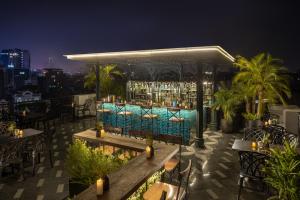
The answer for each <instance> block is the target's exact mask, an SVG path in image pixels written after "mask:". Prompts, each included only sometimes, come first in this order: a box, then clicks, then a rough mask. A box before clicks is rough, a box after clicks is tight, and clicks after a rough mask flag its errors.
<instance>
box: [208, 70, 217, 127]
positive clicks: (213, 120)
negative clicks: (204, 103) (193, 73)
mask: <svg viewBox="0 0 300 200" xmlns="http://www.w3.org/2000/svg"><path fill="white" fill-rule="evenodd" d="M216 68H217V67H216V66H213V70H212V79H211V80H212V84H213V86H212V94H213V96H212V101H211V103H212V104H213V103H214V102H215V96H214V94H215V92H216V87H217V85H216V84H217V83H216V71H217V70H216ZM210 115H211V116H210V118H211V119H210V124H209V128H210V130H211V131H217V112H216V110H213V109H211V113H210Z"/></svg>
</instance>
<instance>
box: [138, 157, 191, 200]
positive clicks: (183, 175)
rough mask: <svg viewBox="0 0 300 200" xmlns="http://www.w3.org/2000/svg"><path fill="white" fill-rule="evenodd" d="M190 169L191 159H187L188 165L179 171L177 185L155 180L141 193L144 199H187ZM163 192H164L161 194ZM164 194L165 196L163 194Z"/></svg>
mask: <svg viewBox="0 0 300 200" xmlns="http://www.w3.org/2000/svg"><path fill="white" fill-rule="evenodd" d="M191 169H192V160H189V164H188V166H187V167H186V168H185V169H184V170H183V171H181V172H180V173H179V178H178V180H179V185H178V186H176V185H173V184H168V183H164V182H155V183H154V184H153V185H152V186H151V187H150V188H149V189H148V190H147V191H146V192H145V193H144V195H143V199H145V200H158V199H168V200H171V199H172V200H179V199H187V197H188V186H189V179H190V174H191ZM164 192H165V194H163V193H164ZM163 195H165V196H163Z"/></svg>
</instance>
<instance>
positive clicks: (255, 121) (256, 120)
mask: <svg viewBox="0 0 300 200" xmlns="http://www.w3.org/2000/svg"><path fill="white" fill-rule="evenodd" d="M243 116H244V118H245V119H246V127H247V128H257V127H259V126H262V122H261V120H260V119H261V117H260V116H259V115H257V114H253V113H244V114H243Z"/></svg>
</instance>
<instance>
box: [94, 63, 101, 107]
mask: <svg viewBox="0 0 300 200" xmlns="http://www.w3.org/2000/svg"><path fill="white" fill-rule="evenodd" d="M100 67H101V66H100V65H99V64H95V68H96V101H100V98H101V95H100Z"/></svg>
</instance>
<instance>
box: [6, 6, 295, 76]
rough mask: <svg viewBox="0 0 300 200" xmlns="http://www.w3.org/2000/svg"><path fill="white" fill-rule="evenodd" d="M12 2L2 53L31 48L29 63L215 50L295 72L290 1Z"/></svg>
mask: <svg viewBox="0 0 300 200" xmlns="http://www.w3.org/2000/svg"><path fill="white" fill-rule="evenodd" d="M126 2H127V3H125V1H124V0H123V1H100V0H98V1H91V0H84V1H80V2H77V1H75V0H73V1H63V0H61V1H54V0H52V1H50V0H49V1H41V0H39V1H30V0H27V1H16V0H9V1H8V0H7V1H5V2H3V1H1V3H0V36H1V37H0V49H4V48H15V47H16V48H24V49H29V50H30V51H31V56H32V66H33V67H34V68H36V67H38V68H42V67H46V66H47V63H48V57H53V58H54V62H55V64H56V67H61V68H64V69H66V70H67V71H74V69H75V70H80V69H83V68H84V67H81V66H82V64H78V63H74V62H71V61H67V60H66V59H65V58H64V57H62V55H63V54H72V53H87V52H102V51H120V50H135V49H150V48H170V47H184V46H201V45H220V46H222V47H223V48H224V49H225V50H227V51H228V52H229V53H231V54H232V55H234V56H235V55H237V54H241V55H244V56H253V55H255V54H257V53H259V52H261V51H267V52H270V53H271V54H273V55H274V56H276V57H279V58H282V59H283V60H284V61H285V64H286V66H287V67H289V68H291V69H296V68H300V64H298V58H299V57H300V50H299V45H300V39H299V36H300V27H299V24H300V12H297V11H298V10H297V9H299V3H296V1H293V0H291V1H287V0H284V1H283V0H282V1H278V2H274V0H273V1H272V0H226V1H224V0H218V1H216V0H209V1H203V0H198V1H184V0H181V1H178V3H177V1H164V3H162V1H157V2H155V1H143V0H140V1H126Z"/></svg>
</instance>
